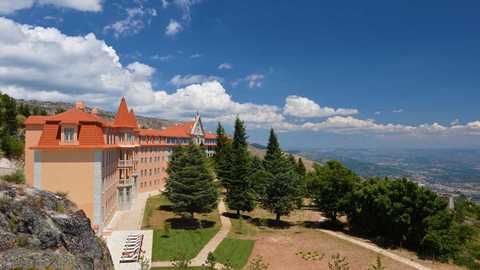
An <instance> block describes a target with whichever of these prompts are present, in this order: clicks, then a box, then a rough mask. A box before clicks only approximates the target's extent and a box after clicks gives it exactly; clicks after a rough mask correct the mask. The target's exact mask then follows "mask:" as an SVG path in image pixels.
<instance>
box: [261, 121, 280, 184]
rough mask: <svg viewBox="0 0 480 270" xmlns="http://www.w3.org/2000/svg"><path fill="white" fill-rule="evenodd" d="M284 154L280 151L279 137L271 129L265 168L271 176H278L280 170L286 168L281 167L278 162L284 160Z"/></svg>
mask: <svg viewBox="0 0 480 270" xmlns="http://www.w3.org/2000/svg"><path fill="white" fill-rule="evenodd" d="M282 156H283V153H282V150H281V149H280V144H279V143H278V139H277V135H276V134H275V131H274V130H273V128H272V129H270V137H269V139H268V145H267V152H266V153H265V157H264V160H263V161H264V167H265V170H267V171H268V172H270V173H271V174H274V175H275V174H277V173H278V172H279V171H280V170H284V169H285V168H281V167H279V165H280V164H278V162H279V161H280V160H281V159H282Z"/></svg>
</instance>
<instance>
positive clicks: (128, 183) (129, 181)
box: [118, 178, 135, 187]
mask: <svg viewBox="0 0 480 270" xmlns="http://www.w3.org/2000/svg"><path fill="white" fill-rule="evenodd" d="M134 184H135V181H134V179H133V178H128V179H120V180H119V181H118V185H119V186H122V187H124V186H133V185H134Z"/></svg>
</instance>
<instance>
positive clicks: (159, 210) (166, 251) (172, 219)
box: [142, 195, 220, 261]
mask: <svg viewBox="0 0 480 270" xmlns="http://www.w3.org/2000/svg"><path fill="white" fill-rule="evenodd" d="M170 206H171V203H170V202H169V201H168V199H167V198H165V196H163V195H158V196H153V197H150V198H148V200H147V203H146V205H145V212H144V216H143V226H142V227H143V228H149V229H153V230H154V231H153V247H152V259H153V260H154V261H170V260H171V259H173V258H174V257H176V256H179V255H180V254H179V253H182V254H183V255H185V258H186V259H188V260H190V259H192V258H194V257H195V256H196V255H197V254H198V252H200V250H201V249H202V248H203V246H205V244H207V243H208V241H209V240H210V239H211V238H212V237H213V236H214V235H215V234H216V233H217V232H218V230H219V226H220V217H219V215H218V211H213V212H212V213H209V214H197V215H195V218H196V220H195V221H192V220H191V219H189V218H182V217H181V216H179V215H177V214H175V213H174V212H172V211H171V209H170ZM167 222H168V223H169V224H170V230H169V231H170V232H169V234H168V236H167V235H165V233H164V230H165V226H164V225H165V223H167ZM199 223H201V224H202V225H201V226H199Z"/></svg>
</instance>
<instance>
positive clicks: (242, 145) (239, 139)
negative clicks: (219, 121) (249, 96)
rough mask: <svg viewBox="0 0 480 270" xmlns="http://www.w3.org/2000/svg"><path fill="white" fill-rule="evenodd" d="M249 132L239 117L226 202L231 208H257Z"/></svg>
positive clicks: (233, 144) (246, 209)
mask: <svg viewBox="0 0 480 270" xmlns="http://www.w3.org/2000/svg"><path fill="white" fill-rule="evenodd" d="M247 147H248V145H247V134H246V132H245V127H244V124H243V122H242V121H241V120H240V119H239V118H238V117H237V119H236V120H235V132H234V135H233V142H232V151H231V155H232V156H231V163H230V164H231V175H230V180H229V186H228V189H227V196H226V202H227V205H228V207H229V208H230V209H232V210H236V211H237V214H240V211H252V210H253V209H254V208H255V192H254V189H253V186H252V184H251V182H250V181H249V180H250V178H249V176H250V155H249V153H248V149H247Z"/></svg>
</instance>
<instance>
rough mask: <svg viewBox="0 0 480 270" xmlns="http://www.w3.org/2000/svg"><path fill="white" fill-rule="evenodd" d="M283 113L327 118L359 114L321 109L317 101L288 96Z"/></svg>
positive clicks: (341, 110) (340, 109)
mask: <svg viewBox="0 0 480 270" xmlns="http://www.w3.org/2000/svg"><path fill="white" fill-rule="evenodd" d="M283 113H284V114H286V115H291V116H295V117H303V118H309V117H327V116H332V115H352V114H357V113H358V110H356V109H343V108H339V109H334V108H330V107H320V105H318V104H317V103H315V101H313V100H311V99H308V98H306V97H299V96H288V97H287V98H286V99H285V106H284V107H283Z"/></svg>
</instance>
